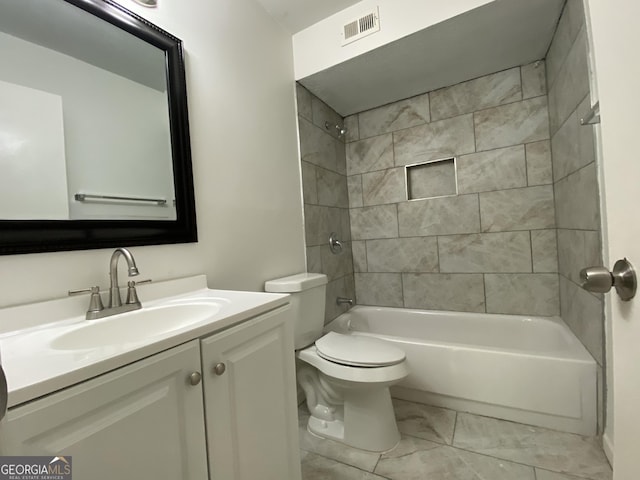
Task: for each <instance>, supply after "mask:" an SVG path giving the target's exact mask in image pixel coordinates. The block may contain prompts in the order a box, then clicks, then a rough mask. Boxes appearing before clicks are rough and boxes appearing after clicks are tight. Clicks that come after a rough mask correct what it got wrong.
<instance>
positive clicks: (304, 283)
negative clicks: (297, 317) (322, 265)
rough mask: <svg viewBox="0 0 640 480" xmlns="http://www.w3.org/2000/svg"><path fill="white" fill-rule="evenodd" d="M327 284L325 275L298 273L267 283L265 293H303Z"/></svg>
mask: <svg viewBox="0 0 640 480" xmlns="http://www.w3.org/2000/svg"><path fill="white" fill-rule="evenodd" d="M326 284H327V276H326V275H325V274H324V273H298V274H296V275H289V276H288V277H283V278H276V279H274V280H269V281H268V282H265V284H264V291H265V292H271V293H293V292H302V291H303V290H308V289H309V288H313V287H319V286H321V285H326Z"/></svg>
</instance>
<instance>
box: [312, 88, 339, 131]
mask: <svg viewBox="0 0 640 480" xmlns="http://www.w3.org/2000/svg"><path fill="white" fill-rule="evenodd" d="M311 110H312V116H313V123H314V125H316V126H317V127H318V128H320V129H322V130H323V131H325V132H326V133H328V134H329V135H331V136H332V137H334V138H338V129H337V128H335V127H336V125H342V117H341V116H340V115H338V114H337V113H336V112H335V111H334V110H333V109H332V108H331V107H330V106H329V105H327V104H326V103H324V102H323V101H322V100H320V99H319V98H318V97H316V96H314V95H312V96H311ZM326 123H329V128H327V127H326V125H325V124H326Z"/></svg>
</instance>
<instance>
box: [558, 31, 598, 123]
mask: <svg viewBox="0 0 640 480" xmlns="http://www.w3.org/2000/svg"><path fill="white" fill-rule="evenodd" d="M588 92H589V62H588V54H587V38H586V27H584V28H583V29H582V30H581V31H580V33H579V34H578V37H577V38H576V40H575V42H574V44H573V46H572V47H571V50H570V51H569V54H568V55H567V58H566V59H565V61H564V63H563V64H562V66H561V67H560V71H559V72H558V75H557V78H556V80H555V82H554V84H553V87H552V88H551V89H550V90H549V105H550V108H549V122H550V127H551V133H552V134H554V133H555V132H556V131H557V130H558V128H560V126H561V125H562V124H563V123H564V121H565V120H566V119H567V118H568V117H569V115H570V114H571V112H573V111H574V110H575V108H576V107H577V106H578V105H579V104H580V102H581V101H582V99H583V98H584V97H585V95H586V94H587V93H588Z"/></svg>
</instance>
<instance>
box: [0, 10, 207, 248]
mask: <svg viewBox="0 0 640 480" xmlns="http://www.w3.org/2000/svg"><path fill="white" fill-rule="evenodd" d="M0 61H1V62H2V68H1V69H0V254H4V255H6V254H13V253H32V252H45V251H57V250H76V249H89V248H106V247H114V246H125V245H149V244H161V243H182V242H194V241H196V240H197V234H196V220H195V204H194V203H195V202H194V193H193V175H192V167H191V149H190V143H189V124H188V114H187V97H186V82H185V71H184V56H183V50H182V43H181V41H180V40H179V39H177V38H175V37H173V36H172V35H171V34H169V33H167V32H165V31H164V30H162V29H160V28H158V27H157V26H155V25H153V24H151V23H149V22H148V21H146V20H145V19H143V18H142V17H139V16H138V15H136V14H134V13H132V12H130V11H128V10H126V9H125V8H124V7H122V6H120V5H119V4H117V3H115V2H114V1H112V0H47V1H42V0H19V1H18V0H1V1H0Z"/></svg>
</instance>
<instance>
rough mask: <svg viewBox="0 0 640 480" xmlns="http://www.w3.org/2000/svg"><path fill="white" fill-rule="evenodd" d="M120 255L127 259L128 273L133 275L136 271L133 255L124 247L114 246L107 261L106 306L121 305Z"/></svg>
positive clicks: (136, 273)
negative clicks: (108, 281)
mask: <svg viewBox="0 0 640 480" xmlns="http://www.w3.org/2000/svg"><path fill="white" fill-rule="evenodd" d="M120 256H123V257H124V258H125V260H126V261H127V267H128V269H129V271H128V273H129V276H130V277H135V276H136V275H138V274H139V273H140V272H138V267H137V266H136V261H135V260H134V259H133V255H131V252H130V251H129V250H128V249H126V248H116V249H115V250H114V252H113V254H112V255H111V261H110V262H109V280H110V285H109V306H108V307H107V308H116V307H121V306H122V297H120V287H119V286H118V260H119V259H120Z"/></svg>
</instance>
